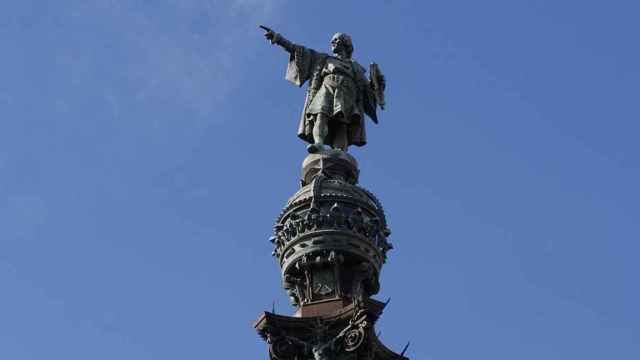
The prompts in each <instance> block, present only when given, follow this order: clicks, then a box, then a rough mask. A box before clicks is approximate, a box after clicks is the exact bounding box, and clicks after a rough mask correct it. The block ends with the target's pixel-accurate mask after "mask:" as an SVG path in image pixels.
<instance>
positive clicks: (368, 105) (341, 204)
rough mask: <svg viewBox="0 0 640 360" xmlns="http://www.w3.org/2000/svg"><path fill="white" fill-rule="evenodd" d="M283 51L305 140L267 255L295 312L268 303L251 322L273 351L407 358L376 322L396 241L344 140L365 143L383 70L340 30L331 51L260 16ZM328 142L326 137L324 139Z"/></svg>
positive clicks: (274, 359) (293, 356) (317, 356)
mask: <svg viewBox="0 0 640 360" xmlns="http://www.w3.org/2000/svg"><path fill="white" fill-rule="evenodd" d="M261 27H262V28H263V29H264V30H265V31H266V33H265V36H266V38H267V39H269V40H270V41H271V42H272V43H273V44H276V45H279V46H281V47H282V48H284V49H285V50H286V51H287V52H288V53H289V55H290V56H289V66H288V69H287V79H288V80H289V81H291V82H293V83H294V84H296V85H298V86H302V85H303V84H304V83H305V82H307V81H309V83H310V84H309V89H308V91H307V97H306V100H305V104H304V108H303V113H302V117H301V119H300V123H299V130H298V135H299V136H300V137H301V138H302V139H304V140H306V141H307V142H309V143H310V145H309V146H308V151H309V152H310V154H308V155H307V156H306V158H305V159H304V161H303V162H302V169H301V178H300V189H298V191H296V192H295V194H293V196H292V197H291V198H289V200H288V201H287V203H286V204H285V207H284V209H283V210H282V212H281V213H280V215H279V216H278V218H277V219H276V223H275V225H274V228H273V235H272V236H271V237H270V239H269V240H270V241H271V243H272V244H273V252H272V255H273V256H274V257H275V259H276V261H277V263H278V265H279V266H280V269H281V274H282V285H283V288H284V289H285V291H286V293H287V295H288V297H289V299H290V302H291V304H292V305H293V306H295V308H296V311H295V313H294V314H293V316H284V315H276V314H274V313H269V312H266V313H264V314H263V315H262V316H261V317H260V319H258V321H257V322H256V324H255V327H256V329H257V330H258V332H259V334H260V335H261V336H262V337H263V338H264V339H265V340H266V341H267V343H268V344H269V357H270V359H271V360H380V359H384V360H391V359H394V360H404V359H407V358H406V357H404V352H403V353H401V354H397V353H395V352H393V351H391V350H389V349H388V348H386V347H385V346H384V345H382V343H380V341H379V339H378V338H377V336H376V333H375V330H374V325H375V322H376V320H377V319H378V317H379V316H380V315H381V313H382V309H383V308H384V306H385V305H386V304H383V303H381V302H379V301H376V300H373V299H372V298H371V296H373V295H375V294H377V293H378V291H379V289H380V283H379V278H380V272H381V271H382V267H383V265H384V263H385V262H386V260H387V253H388V251H389V250H391V249H392V248H393V246H392V245H391V243H390V242H389V241H388V237H389V236H390V235H391V231H390V230H389V227H388V225H387V218H386V215H385V212H384V209H383V208H382V204H381V203H380V201H379V200H378V199H377V198H376V197H375V196H374V195H373V193H371V192H370V191H369V190H367V189H365V188H364V187H362V186H360V185H358V180H359V177H360V171H359V169H358V162H357V161H356V159H355V158H354V157H353V156H351V155H350V154H348V153H347V152H346V151H347V148H348V146H349V145H357V146H362V145H364V144H365V143H366V134H365V128H364V115H368V116H369V117H370V118H371V119H372V120H373V121H374V122H377V116H376V107H378V106H380V107H381V108H382V107H383V106H384V102H385V100H384V88H385V80H384V76H382V73H381V72H380V69H379V67H378V66H377V65H376V64H372V65H371V66H370V68H369V71H370V79H367V78H366V76H365V69H364V68H363V67H362V66H361V65H359V64H358V63H357V62H355V60H353V59H351V54H352V53H353V44H352V42H351V38H350V37H349V36H348V35H346V34H343V33H338V34H336V35H334V37H333V38H332V40H331V49H332V53H333V54H332V55H328V54H324V53H321V52H318V51H315V50H312V49H308V48H306V47H304V46H301V45H296V44H293V43H291V42H290V41H288V40H286V39H285V38H284V37H283V36H282V35H280V34H278V33H276V32H274V31H273V30H271V29H269V28H267V27H263V26H261ZM325 145H328V147H326V146H325Z"/></svg>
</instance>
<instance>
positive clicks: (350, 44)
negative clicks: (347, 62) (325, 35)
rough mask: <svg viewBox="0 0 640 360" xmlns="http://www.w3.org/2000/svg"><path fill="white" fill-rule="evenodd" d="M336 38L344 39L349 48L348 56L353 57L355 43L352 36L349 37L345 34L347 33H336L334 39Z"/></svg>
mask: <svg viewBox="0 0 640 360" xmlns="http://www.w3.org/2000/svg"><path fill="white" fill-rule="evenodd" d="M336 36H338V37H340V38H342V40H343V41H344V44H345V45H346V47H347V49H346V50H347V54H348V55H349V57H351V55H352V54H353V41H352V40H351V36H349V34H345V33H336V34H335V35H333V37H334V38H335V37H336Z"/></svg>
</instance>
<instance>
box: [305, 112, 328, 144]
mask: <svg viewBox="0 0 640 360" xmlns="http://www.w3.org/2000/svg"><path fill="white" fill-rule="evenodd" d="M328 133H329V115H327V114H323V113H318V114H317V115H316V120H315V122H314V124H313V141H314V144H311V145H309V146H308V147H307V150H309V152H310V153H314V152H318V151H320V150H322V148H323V147H324V139H325V138H326V137H327V134H328Z"/></svg>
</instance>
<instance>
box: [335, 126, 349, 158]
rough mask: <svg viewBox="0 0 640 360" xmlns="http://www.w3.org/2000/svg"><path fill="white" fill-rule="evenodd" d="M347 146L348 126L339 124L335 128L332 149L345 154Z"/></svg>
mask: <svg viewBox="0 0 640 360" xmlns="http://www.w3.org/2000/svg"><path fill="white" fill-rule="evenodd" d="M348 146H349V130H348V125H347V124H345V123H343V122H339V124H338V125H337V126H336V135H335V137H334V139H333V148H334V149H340V150H342V151H344V152H347V147H348Z"/></svg>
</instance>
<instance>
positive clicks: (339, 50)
mask: <svg viewBox="0 0 640 360" xmlns="http://www.w3.org/2000/svg"><path fill="white" fill-rule="evenodd" d="M349 42H350V41H349V39H347V37H346V35H345V34H343V33H337V34H335V35H333V37H332V38H331V51H332V52H333V53H334V54H336V55H339V54H347V53H348V51H347V48H348V47H349Z"/></svg>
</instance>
